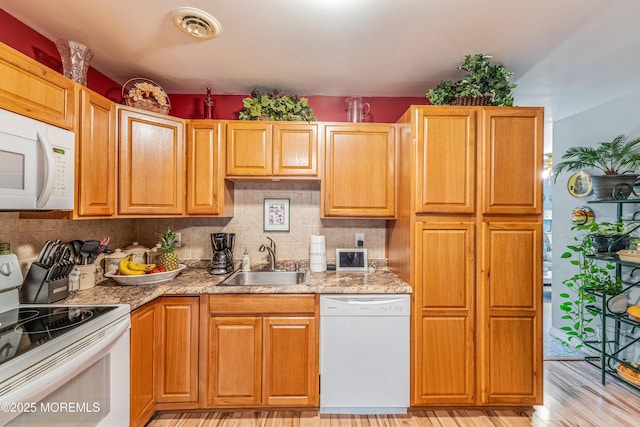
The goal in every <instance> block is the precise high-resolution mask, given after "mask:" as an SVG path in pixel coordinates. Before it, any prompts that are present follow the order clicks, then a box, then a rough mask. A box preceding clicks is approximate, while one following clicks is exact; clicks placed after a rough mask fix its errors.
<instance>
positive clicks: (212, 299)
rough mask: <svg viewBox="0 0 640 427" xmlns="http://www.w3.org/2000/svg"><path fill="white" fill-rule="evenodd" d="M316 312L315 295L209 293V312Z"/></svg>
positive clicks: (312, 313) (310, 313) (313, 313)
mask: <svg viewBox="0 0 640 427" xmlns="http://www.w3.org/2000/svg"><path fill="white" fill-rule="evenodd" d="M316 312H317V303H316V295H291V294H277V295H274V294H269V295H211V296H209V314H211V315H213V314H216V315H217V314H227V315H228V314H260V315H268V314H281V313H282V314H287V315H290V314H309V315H315V314H316Z"/></svg>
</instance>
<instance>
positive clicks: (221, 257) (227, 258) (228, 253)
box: [209, 233, 236, 274]
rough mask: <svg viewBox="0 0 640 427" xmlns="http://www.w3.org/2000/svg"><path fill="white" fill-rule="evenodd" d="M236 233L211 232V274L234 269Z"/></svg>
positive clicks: (225, 272) (223, 272) (228, 271)
mask: <svg viewBox="0 0 640 427" xmlns="http://www.w3.org/2000/svg"><path fill="white" fill-rule="evenodd" d="M235 240H236V235H235V233H211V249H212V250H213V258H212V259H211V268H210V269H209V273H211V274H227V273H231V272H232V271H233V244H234V242H235Z"/></svg>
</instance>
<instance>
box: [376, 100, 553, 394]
mask: <svg viewBox="0 0 640 427" xmlns="http://www.w3.org/2000/svg"><path fill="white" fill-rule="evenodd" d="M542 123H543V110H542V108H536V107H440V106H437V107H436V106H415V107H412V108H411V109H410V110H409V111H407V113H405V115H403V117H402V118H401V119H400V120H399V123H398V127H399V129H400V131H399V141H398V144H399V148H398V149H399V152H400V153H401V154H400V156H399V159H398V165H399V169H400V175H401V177H402V180H403V183H404V184H403V185H402V186H400V187H399V189H398V205H399V206H398V212H399V213H400V214H399V215H398V218H397V220H396V221H395V222H390V223H389V224H388V230H387V234H388V236H389V238H388V257H389V267H390V268H391V269H392V270H393V271H394V272H396V273H397V274H398V275H399V276H400V277H402V278H403V279H404V280H406V281H408V282H409V283H411V285H412V286H413V288H414V303H415V304H414V306H413V307H414V308H413V320H412V321H413V328H412V333H413V338H412V343H413V344H412V345H413V346H412V392H411V405H412V406H414V407H417V406H439V405H443V406H457V405H464V406H528V405H535V404H540V403H541V402H542V397H543V392H542V346H541V343H542V330H541V325H542V323H541V322H542V290H541V287H542V278H541V275H542V240H541V236H542V215H541V214H542V211H541V204H542V192H541V186H542V178H541V172H542V164H543V162H542V147H543V144H542ZM413 165H415V168H414V167H412V166H413Z"/></svg>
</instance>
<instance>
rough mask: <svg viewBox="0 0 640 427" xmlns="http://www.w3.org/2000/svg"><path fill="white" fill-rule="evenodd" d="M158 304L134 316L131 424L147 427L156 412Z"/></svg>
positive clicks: (147, 307) (151, 305) (144, 308)
mask: <svg viewBox="0 0 640 427" xmlns="http://www.w3.org/2000/svg"><path fill="white" fill-rule="evenodd" d="M155 315H156V305H155V302H152V303H148V304H146V305H144V306H143V307H141V308H139V309H137V310H136V311H134V312H133V313H131V338H130V339H131V349H130V352H131V383H130V387H131V388H130V393H131V401H130V413H131V417H130V420H131V421H130V424H131V426H134V427H136V426H144V425H145V424H146V423H147V421H148V420H149V419H150V418H151V416H152V415H153V413H154V412H155V410H156V401H155V399H154V390H153V389H154V381H153V379H154V375H153V365H154V361H155V354H154V351H155V345H154V334H155V330H156V328H155V326H156V321H155Z"/></svg>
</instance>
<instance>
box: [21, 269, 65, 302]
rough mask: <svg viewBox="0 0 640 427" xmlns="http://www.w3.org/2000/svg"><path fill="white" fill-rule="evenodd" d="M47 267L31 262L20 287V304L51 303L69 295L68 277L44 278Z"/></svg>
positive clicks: (47, 270) (47, 271)
mask: <svg viewBox="0 0 640 427" xmlns="http://www.w3.org/2000/svg"><path fill="white" fill-rule="evenodd" d="M48 273H49V269H48V268H45V267H43V266H41V265H39V264H37V263H33V264H31V267H29V272H28V273H27V277H26V278H25V279H24V282H23V283H22V287H21V288H20V303H21V304H51V303H54V302H56V301H60V300H62V299H65V298H66V297H67V296H68V295H69V278H68V277H63V278H62V279H57V280H46V278H47V274H48Z"/></svg>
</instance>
